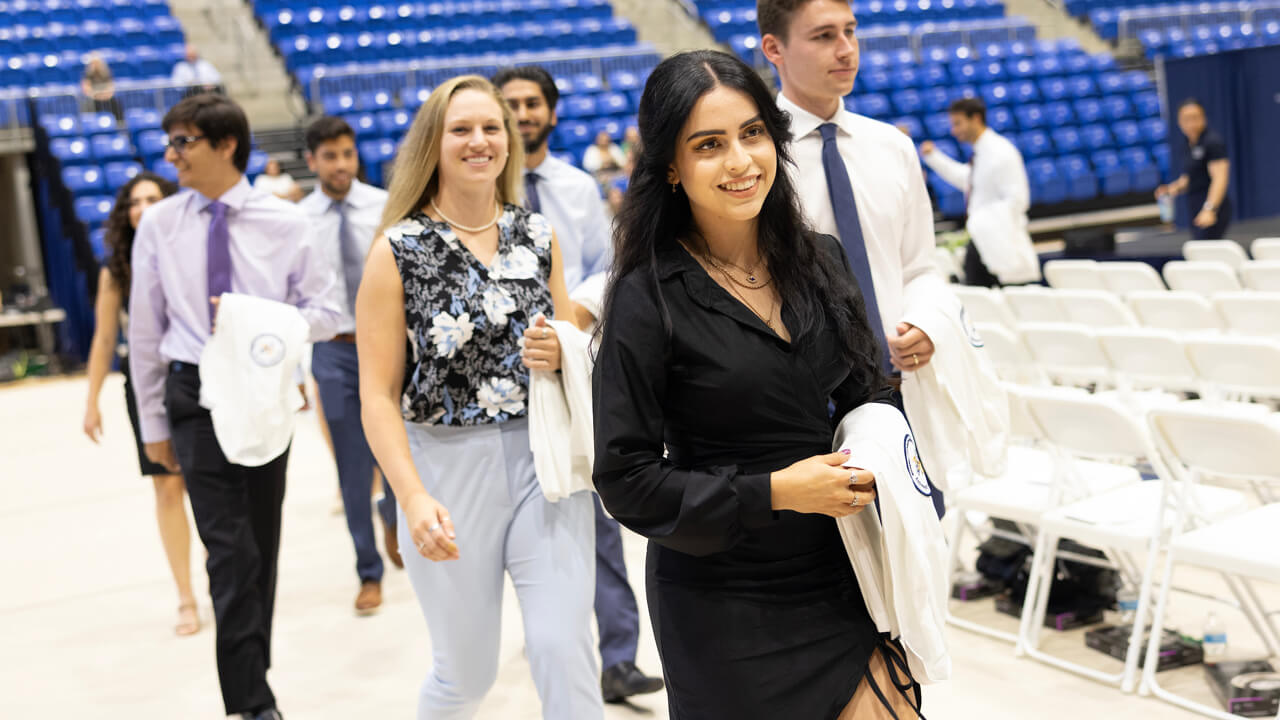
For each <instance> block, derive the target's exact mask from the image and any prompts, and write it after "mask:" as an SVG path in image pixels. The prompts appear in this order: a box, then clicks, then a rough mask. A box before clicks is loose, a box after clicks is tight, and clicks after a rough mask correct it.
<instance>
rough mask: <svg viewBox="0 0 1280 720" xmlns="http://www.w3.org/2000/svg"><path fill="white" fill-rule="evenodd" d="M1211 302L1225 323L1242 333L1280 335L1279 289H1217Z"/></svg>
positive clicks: (1265, 335) (1275, 336) (1276, 336)
mask: <svg viewBox="0 0 1280 720" xmlns="http://www.w3.org/2000/svg"><path fill="white" fill-rule="evenodd" d="M1213 306H1214V307H1215V308H1217V310H1218V314H1219V315H1221V316H1222V318H1223V319H1224V320H1226V321H1227V327H1228V328H1230V329H1231V330H1233V331H1235V332H1237V333H1240V334H1241V335H1261V336H1264V337H1271V338H1280V292H1264V291H1261V290H1243V291H1241V292H1228V293H1218V294H1217V295H1214V296H1213Z"/></svg>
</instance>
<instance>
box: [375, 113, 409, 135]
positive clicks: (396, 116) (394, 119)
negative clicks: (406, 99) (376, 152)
mask: <svg viewBox="0 0 1280 720" xmlns="http://www.w3.org/2000/svg"><path fill="white" fill-rule="evenodd" d="M377 117H378V129H379V130H380V131H381V132H382V134H383V135H385V136H386V137H389V138H392V139H398V138H400V137H401V136H403V135H404V134H405V133H406V132H408V130H409V126H410V125H412V124H413V113H411V112H409V111H408V110H404V109H400V110H386V111H383V112H380V113H378V116H377Z"/></svg>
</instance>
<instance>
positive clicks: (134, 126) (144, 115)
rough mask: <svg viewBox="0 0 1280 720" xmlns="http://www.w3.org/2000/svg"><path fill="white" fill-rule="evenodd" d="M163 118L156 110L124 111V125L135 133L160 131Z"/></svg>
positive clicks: (138, 109)
mask: <svg viewBox="0 0 1280 720" xmlns="http://www.w3.org/2000/svg"><path fill="white" fill-rule="evenodd" d="M162 119H163V118H162V117H161V115H160V113H159V112H158V111H156V110H150V109H147V108H130V109H128V110H125V111H124V124H125V127H127V128H129V129H130V130H132V131H133V132H135V133H136V132H138V131H140V130H159V129H160V121H161V120H162Z"/></svg>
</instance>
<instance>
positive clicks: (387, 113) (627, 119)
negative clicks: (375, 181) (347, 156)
mask: <svg viewBox="0 0 1280 720" xmlns="http://www.w3.org/2000/svg"><path fill="white" fill-rule="evenodd" d="M341 117H343V118H345V119H346V121H347V123H348V124H350V125H351V127H352V129H353V130H355V132H356V138H357V139H358V140H362V141H363V140H372V139H378V138H391V139H392V140H399V139H400V137H401V136H403V135H404V133H405V132H407V131H408V129H409V126H410V125H412V124H413V117H414V112H413V111H412V110H408V109H405V108H399V109H395V110H383V111H381V112H377V113H373V112H354V113H346V114H344V115H341ZM634 124H635V115H634V114H632V113H629V112H628V113H621V114H618V115H609V116H600V115H598V116H595V117H594V118H590V119H561V120H560V121H559V123H558V124H557V125H556V129H555V130H554V131H553V133H552V135H551V138H550V143H551V147H552V148H553V149H561V148H571V147H575V146H578V145H589V144H591V143H592V142H593V141H594V140H595V138H596V136H597V135H599V134H600V133H602V132H603V133H606V134H608V135H609V138H610V139H612V140H614V141H615V142H618V141H621V140H622V137H623V134H624V133H625V131H626V129H627V127H628V126H629V125H634Z"/></svg>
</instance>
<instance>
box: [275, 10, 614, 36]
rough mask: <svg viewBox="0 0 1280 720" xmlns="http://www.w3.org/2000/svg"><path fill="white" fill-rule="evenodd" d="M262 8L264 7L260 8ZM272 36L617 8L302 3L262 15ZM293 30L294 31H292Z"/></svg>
mask: <svg viewBox="0 0 1280 720" xmlns="http://www.w3.org/2000/svg"><path fill="white" fill-rule="evenodd" d="M260 12H261V10H260ZM260 17H261V19H262V24H263V25H264V26H266V28H267V30H268V32H269V33H270V34H271V37H272V39H276V38H279V37H282V36H287V35H290V34H298V33H311V34H314V33H323V32H329V31H330V30H361V29H370V30H375V29H383V30H396V29H403V28H405V27H429V28H438V29H443V30H448V29H451V28H457V27H466V26H470V25H481V26H483V25H497V24H507V25H519V24H521V23H525V22H534V23H546V22H569V23H577V22H582V21H584V20H596V21H600V22H603V21H606V20H612V19H614V18H613V8H611V7H610V6H609V5H608V4H604V5H598V6H594V7H592V8H590V9H588V10H587V11H585V12H581V13H575V14H573V15H565V14H563V13H559V12H553V11H539V10H535V9H530V8H521V9H515V10H510V11H505V12H492V13H483V14H480V13H451V14H445V13H442V12H439V7H438V6H429V5H421V4H418V5H415V4H410V3H406V4H404V5H399V6H386V5H371V6H368V7H356V6H354V5H343V6H341V7H330V8H322V7H308V6H307V5H306V4H299V5H298V6H296V7H293V8H288V7H286V8H284V9H282V10H278V11H275V12H272V13H265V14H262V15H260ZM290 30H292V31H293V32H290Z"/></svg>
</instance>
